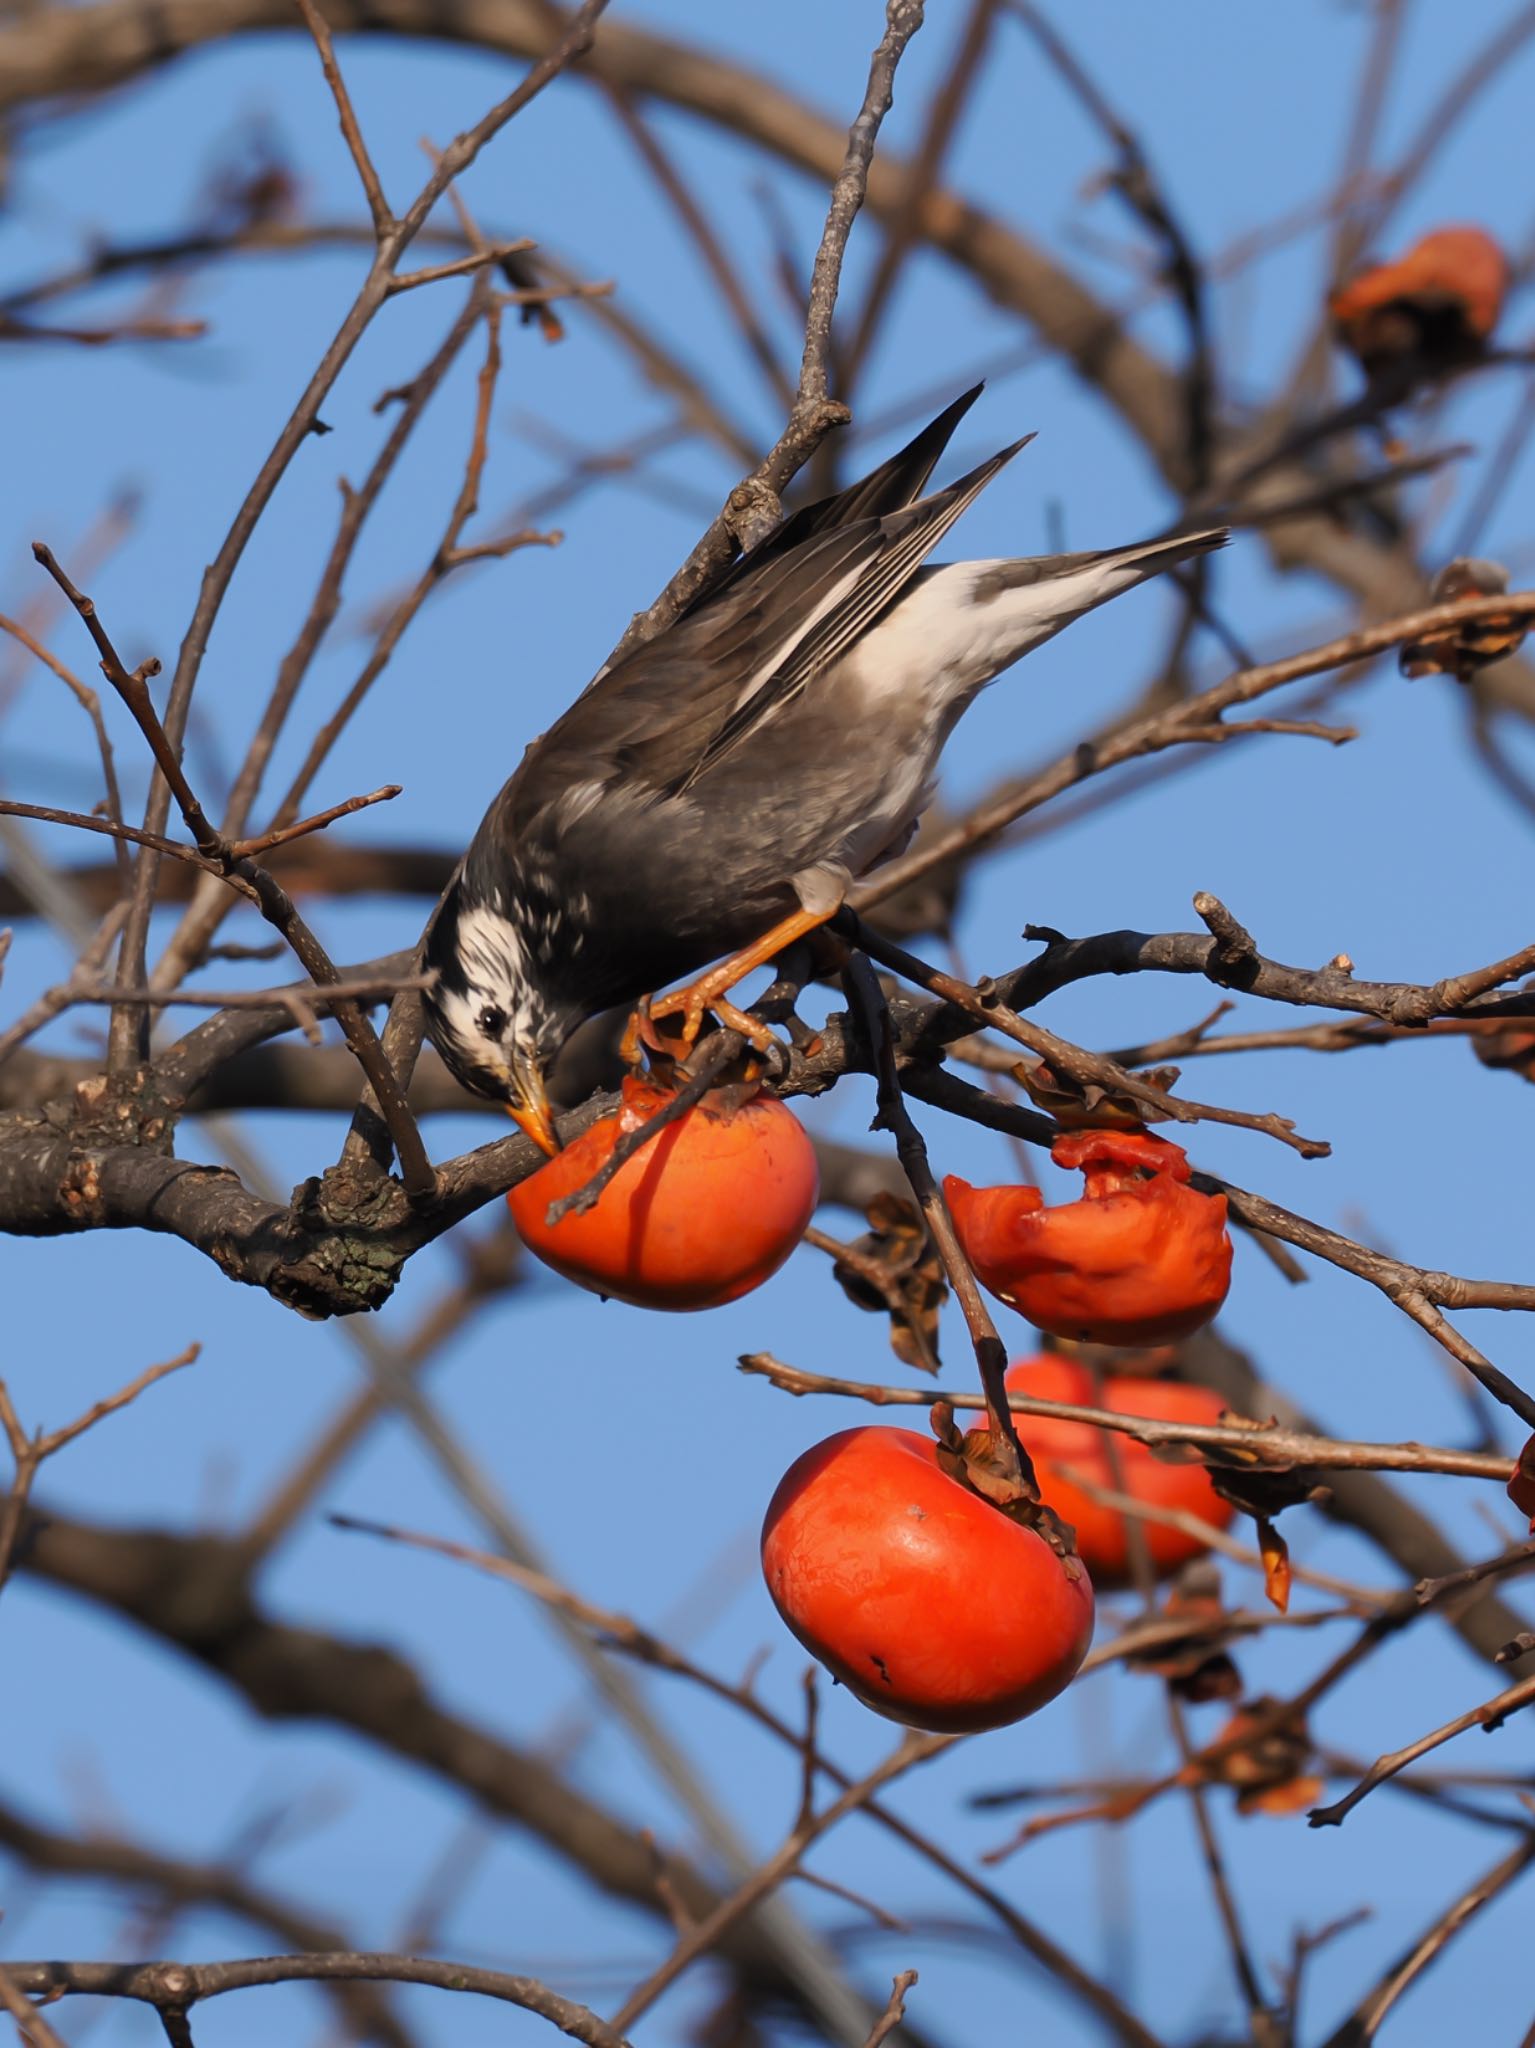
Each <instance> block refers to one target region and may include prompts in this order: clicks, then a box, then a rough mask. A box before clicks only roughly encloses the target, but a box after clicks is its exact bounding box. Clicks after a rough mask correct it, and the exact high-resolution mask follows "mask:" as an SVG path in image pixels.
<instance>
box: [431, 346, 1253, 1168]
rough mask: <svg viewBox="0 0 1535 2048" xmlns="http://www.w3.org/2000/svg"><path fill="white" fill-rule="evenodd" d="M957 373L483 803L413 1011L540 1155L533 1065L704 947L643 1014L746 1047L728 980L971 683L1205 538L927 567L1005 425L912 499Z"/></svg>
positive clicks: (814, 888) (835, 887)
mask: <svg viewBox="0 0 1535 2048" xmlns="http://www.w3.org/2000/svg"><path fill="white" fill-rule="evenodd" d="M979 391H980V387H979V386H977V387H976V389H975V390H973V391H969V392H966V393H965V395H964V396H963V397H962V398H960V399H958V400H956V402H955V403H954V404H953V405H951V406H949V407H948V409H947V410H946V411H945V412H943V413H941V414H940V415H939V416H938V418H937V419H935V420H934V421H933V422H932V424H931V425H930V426H928V427H926V428H924V429H923V431H922V432H921V433H920V434H919V435H918V436H917V437H916V439H915V440H914V441H912V442H911V444H910V445H909V446H908V447H906V448H903V449H902V450H901V451H900V453H899V454H897V455H894V456H892V457H891V458H890V460H889V461H887V462H886V463H884V464H883V465H882V466H881V467H880V468H878V469H876V470H875V471H874V472H873V473H872V475H870V476H867V477H865V478H864V479H863V481H862V482H860V483H857V484H854V485H852V486H851V487H850V488H849V489H847V490H845V491H842V492H840V493H839V494H838V495H837V496H835V497H831V498H827V499H824V500H823V501H822V502H820V503H819V504H815V505H809V506H806V507H805V508H804V509H803V510H801V511H799V512H796V513H794V514H793V515H792V516H791V517H789V518H788V519H786V520H785V521H784V522H783V523H782V525H780V526H779V527H777V528H776V529H775V530H774V531H773V532H772V533H770V534H769V535H768V536H767V537H766V538H765V539H764V540H762V541H760V542H759V543H758V544H757V545H756V546H755V547H753V548H752V549H751V550H749V552H747V553H746V554H744V555H743V556H741V557H740V558H739V559H738V560H737V561H736V562H735V563H733V564H732V565H731V566H730V567H728V568H727V569H725V570H723V571H722V572H720V574H718V575H717V576H716V577H715V578H714V580H713V581H712V582H711V583H710V584H708V585H707V586H706V587H705V588H704V589H703V590H702V591H701V592H700V593H699V594H698V596H697V597H695V598H694V600H693V601H692V603H691V604H690V605H689V606H688V608H687V610H686V611H684V612H683V613H682V615H681V616H680V617H679V618H678V619H677V620H676V622H675V623H674V624H673V625H671V626H670V627H668V628H667V629H666V630H665V631H664V632H662V633H660V634H658V635H657V636H656V637H655V638H654V639H653V640H650V641H648V642H647V643H646V644H645V645H644V646H642V647H639V648H637V649H636V650H635V651H634V652H633V653H632V654H628V655H625V656H624V657H623V658H622V659H621V660H619V661H616V662H614V663H613V664H612V665H610V666H609V667H607V668H605V669H603V670H602V671H601V673H600V674H599V675H598V676H597V677H596V679H595V680H594V681H593V682H592V683H591V684H589V685H588V687H587V689H586V690H585V691H584V692H583V694H582V695H581V696H580V697H578V698H577V699H576V701H575V703H574V704H572V705H571V707H570V709H569V710H568V711H566V712H565V713H564V715H563V716H562V717H561V718H560V719H559V720H558V721H557V722H556V723H555V724H554V725H553V726H551V728H550V729H549V731H548V732H546V733H545V734H543V736H542V737H541V738H539V739H537V740H535V741H534V742H533V744H532V745H531V746H530V747H529V748H528V749H527V752H526V753H525V754H524V756H523V759H522V763H521V766H520V767H519V768H518V769H517V772H516V773H515V774H514V775H513V776H512V778H511V780H510V781H509V782H508V783H507V784H506V786H505V788H503V789H502V791H501V793H500V795H499V796H497V797H496V799H495V801H494V802H493V803H492V804H491V806H490V809H489V810H488V811H487V812H486V814H485V818H484V820H483V822H482V823H481V825H480V828H479V830H478V831H477V832H476V833H475V835H474V839H473V841H472V842H471V844H470V846H469V850H468V852H467V853H466V854H465V855H464V859H463V863H462V865H461V867H460V869H459V871H458V873H457V875H456V877H455V879H454V881H453V882H452V884H451V885H450V888H449V890H448V893H447V895H446V897H445V898H444V900H443V903H442V906H441V908H440V910H439V912H438V914H437V917H436V919H435V921H434V923H433V926H432V929H431V931H430V933H429V935H428V939H427V948H426V964H427V967H428V968H429V969H431V970H435V975H436V979H435V981H434V983H433V985H432V986H431V987H430V988H429V990H428V992H427V996H426V1016H427V1029H428V1031H429V1033H430V1035H431V1037H432V1040H433V1042H434V1043H435V1044H436V1046H437V1049H438V1051H439V1052H440V1053H441V1054H442V1057H443V1059H444V1060H445V1061H446V1063H447V1065H448V1066H449V1067H450V1068H451V1069H452V1071H453V1072H454V1074H456V1075H457V1077H458V1079H459V1080H460V1081H461V1082H462V1083H463V1084H464V1085H465V1086H466V1087H467V1088H470V1089H471V1090H473V1091H474V1092H475V1093H477V1094H480V1095H486V1096H490V1097H492V1098H494V1099H495V1100H497V1101H499V1102H502V1103H503V1104H505V1106H506V1107H507V1109H508V1110H509V1111H510V1113H511V1115H512V1116H513V1117H514V1118H515V1119H516V1121H517V1122H518V1123H519V1124H520V1125H521V1126H522V1127H523V1129H524V1130H526V1131H527V1132H528V1133H529V1135H530V1136H532V1137H534V1138H536V1139H537V1141H538V1142H539V1143H540V1144H541V1145H542V1146H543V1147H544V1149H545V1150H546V1151H551V1152H552V1151H553V1150H554V1149H555V1146H556V1140H555V1137H554V1131H553V1124H552V1120H551V1117H550V1112H549V1105H548V1097H547V1094H546V1090H545V1076H546V1074H547V1073H548V1070H549V1067H550V1065H551V1063H552V1062H553V1060H554V1057H555V1055H556V1054H557V1053H558V1051H559V1049H560V1047H561V1046H562V1045H563V1044H564V1042H565V1040H566V1039H567V1038H568V1037H569V1036H570V1034H571V1032H572V1031H573V1030H574V1029H575V1028H576V1026H577V1025H578V1024H580V1023H581V1022H582V1020H583V1019H585V1018H587V1017H590V1016H593V1015H595V1014H596V1013H597V1012H598V1011H600V1010H606V1009H611V1008H614V1007H616V1006H618V1005H619V1004H624V1003H633V1002H635V1001H637V1000H638V999H639V998H640V997H641V996H643V995H644V994H645V993H646V992H647V991H649V990H653V989H657V988H664V987H666V986H667V984H669V983H671V982H674V981H677V980H680V979H682V978H683V977H685V976H688V975H696V974H697V973H698V972H699V970H700V969H701V968H704V967H706V966H707V965H708V963H709V962H710V961H719V960H721V956H722V955H729V956H730V957H729V958H728V959H725V960H724V961H723V964H722V965H720V966H718V967H716V968H715V969H714V970H713V971H712V972H711V973H709V974H706V975H704V976H703V977H702V979H700V980H698V981H697V982H695V983H694V984H693V986H692V987H691V988H688V989H686V990H683V991H681V992H680V993H678V994H673V995H669V996H665V997H663V998H662V999H661V1000H660V1001H659V1002H657V1003H655V1004H654V1005H653V1006H652V1011H651V1014H652V1015H659V1014H663V1013H665V1012H667V1011H678V1010H680V1011H682V1012H684V1014H685V1018H686V1029H687V1031H688V1032H689V1033H692V1032H696V1030H697V1028H698V1024H699V1020H700V1018H701V1015H702V1012H703V1010H704V1008H705V1007H711V1008H712V1009H713V1010H714V1011H715V1013H716V1014H717V1015H718V1016H720V1017H721V1018H722V1020H724V1021H727V1022H730V1023H731V1024H733V1025H735V1026H736V1027H737V1028H745V1029H746V1030H747V1031H748V1032H749V1033H751V1034H752V1035H754V1036H756V1037H757V1038H758V1040H759V1042H760V1040H761V1036H762V1033H761V1027H760V1026H758V1025H755V1024H754V1023H753V1022H752V1020H749V1019H745V1018H743V1017H742V1015H741V1013H740V1012H739V1011H737V1010H735V1009H734V1007H733V1006H732V1005H730V1004H729V1003H727V1002H726V1001H725V1000H724V998H725V995H726V992H727V991H728V990H729V989H730V988H731V987H732V986H733V985H734V984H735V983H736V982H738V981H740V980H741V979H743V977H744V976H745V975H746V974H748V973H749V972H750V971H751V969H752V968H753V967H756V966H760V965H762V964H763V963H764V962H766V961H768V960H771V959H773V958H774V957H776V955H777V954H778V953H780V952H782V951H783V950H784V948H785V947H786V946H787V945H788V944H790V943H791V941H792V940H794V939H795V938H797V937H799V936H801V935H802V934H804V933H805V932H807V931H810V930H812V929H814V928H815V927H816V926H817V925H820V924H823V923H825V922H826V921H827V919H829V918H830V917H832V916H834V915H835V913H836V912H837V910H838V909H839V907H840V906H841V903H842V900H843V897H844V895H845V893H846V891H847V890H848V888H849V886H850V885H851V883H852V882H853V880H854V879H855V878H856V877H858V876H860V875H863V874H866V873H867V872H868V871H869V870H870V869H871V868H873V867H875V866H877V865H878V864H879V862H880V861H882V860H885V859H888V858H890V857H892V856H893V855H894V854H896V853H898V852H899V851H900V850H901V849H902V848H903V847H904V846H905V845H906V844H907V843H908V841H909V839H910V837H911V834H912V832H913V830H914V829H915V825H916V820H917V817H918V815H919V814H920V812H921V810H922V808H923V806H924V805H925V804H926V803H927V801H928V799H929V797H930V795H931V792H932V783H933V776H934V772H935V770H936V768H937V764H938V757H939V755H940V753H941V752H942V750H943V747H944V744H945V742H946V741H947V739H948V737H949V734H950V733H951V732H952V731H953V729H954V725H955V723H956V721H957V720H958V718H959V716H960V714H961V713H962V712H963V711H964V710H965V708H966V706H967V705H968V704H969V703H970V702H971V700H972V699H973V698H974V697H975V696H976V695H977V693H978V692H979V691H980V690H981V689H982V688H983V687H984V685H985V684H987V683H989V682H990V681H991V680H992V679H993V677H995V676H997V675H1000V674H1001V672H1002V670H1003V669H1005V668H1008V667H1010V666H1011V664H1012V663H1013V662H1015V661H1016V660H1017V659H1018V657H1019V656H1020V655H1022V654H1026V653H1027V652H1028V651H1029V649H1030V648H1033V647H1037V646H1039V645H1040V643H1041V642H1042V641H1045V640H1048V639H1049V638H1050V637H1051V636H1052V635H1053V634H1055V633H1058V632H1059V631H1060V630H1061V628H1062V627H1063V626H1067V625H1069V624H1070V623H1071V621H1072V620H1073V619H1076V618H1080V617H1081V615H1082V614H1083V613H1084V612H1087V611H1091V610H1092V609H1093V608H1094V606H1096V605H1099V604H1102V603H1104V602H1105V601H1106V600H1107V599H1109V598H1111V597H1115V596H1117V595H1118V594H1119V593H1120V592H1121V591H1123V590H1129V589H1131V588H1132V587H1133V586H1134V585H1135V584H1137V583H1140V582H1142V581H1144V580H1145V579H1146V578H1147V577H1149V576H1154V575H1156V574H1157V573H1158V572H1159V571H1161V570H1163V569H1169V568H1171V567H1173V566H1174V564H1176V563H1178V562H1182V561H1184V560H1186V559H1187V558H1188V557H1190V556H1192V555H1198V554H1202V553H1204V552H1205V551H1206V550H1208V549H1210V548H1215V547H1219V546H1220V545H1221V544H1222V542H1223V541H1224V540H1225V538H1226V534H1225V532H1224V530H1223V529H1222V530H1212V531H1208V532H1201V533H1184V534H1177V535H1174V536H1172V537H1164V538H1162V539H1160V540H1153V541H1146V542H1142V543H1140V544H1139V545H1137V546H1134V547H1126V548H1114V549H1109V550H1107V551H1105V552H1102V553H1096V554H1071V555H1045V556H1040V557H1035V558H1033V559H1027V560H1017V561H985V562H955V563H949V564H945V565H943V566H941V567H928V566H925V565H926V562H927V557H928V555H929V554H930V553H931V552H932V550H933V549H934V548H935V547H936V546H937V545H938V543H939V541H941V540H942V538H943V536H944V535H945V534H946V533H947V532H948V530H949V528H950V527H951V526H952V525H953V524H954V522H955V521H956V520H957V519H958V518H959V516H960V514H961V513H962V512H964V511H965V509H966V508H967V507H968V506H969V505H970V504H971V503H972V502H973V501H974V499H975V498H976V497H977V496H978V495H979V494H980V492H981V491H982V490H983V489H984V488H985V487H986V485H987V484H988V483H989V482H990V481H991V479H992V478H993V477H994V476H995V475H996V474H997V472H998V471H999V470H1000V469H1001V468H1002V467H1003V465H1004V464H1005V463H1007V462H1008V461H1009V460H1010V459H1011V458H1012V457H1013V456H1014V455H1015V454H1016V453H1017V452H1018V450H1019V449H1020V448H1021V447H1023V446H1024V442H1023V441H1018V442H1015V443H1014V444H1013V446H1012V447H1011V448H1005V449H1003V450H1002V452H1001V453H1000V454H998V455H994V456H993V457H992V458H991V460H990V461H988V462H983V463H982V464H981V465H980V467H979V468H978V469H974V470H972V471H971V472H970V474H969V475H968V476H965V477H961V478H960V480H959V481H958V482H957V483H953V484H950V485H948V486H947V488H945V489H943V490H940V491H935V492H933V493H932V494H931V495H930V496H927V497H924V496H923V495H922V492H923V491H924V489H925V488H926V485H927V482H928V478H929V477H930V476H931V474H932V471H933V468H934V466H935V464H936V463H937V461H938V458H939V457H940V455H941V454H942V453H943V450H944V448H945V446H946V445H947V443H948V441H949V438H950V436H951V435H952V434H953V432H954V429H955V427H956V426H957V425H958V424H959V421H960V420H961V418H962V417H963V416H964V414H965V412H966V411H967V410H968V409H969V407H970V406H971V405H972V404H973V403H974V401H975V399H976V398H977V397H978V396H979ZM1026 438H1032V436H1030V437H1026Z"/></svg>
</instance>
